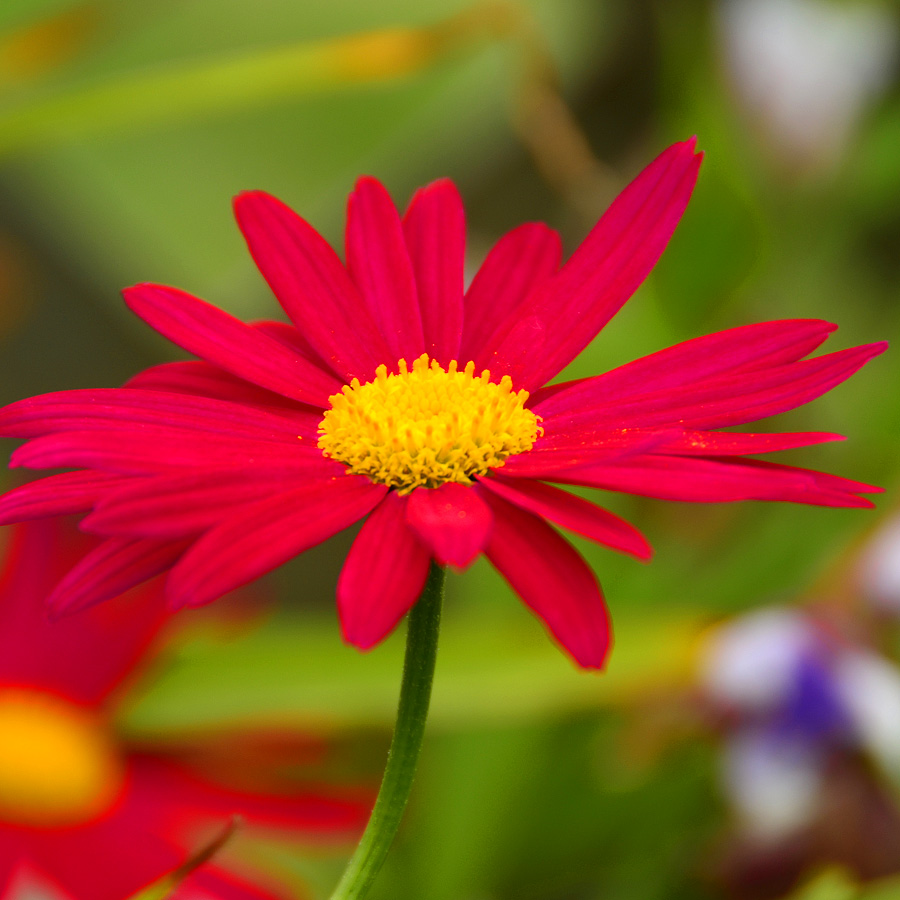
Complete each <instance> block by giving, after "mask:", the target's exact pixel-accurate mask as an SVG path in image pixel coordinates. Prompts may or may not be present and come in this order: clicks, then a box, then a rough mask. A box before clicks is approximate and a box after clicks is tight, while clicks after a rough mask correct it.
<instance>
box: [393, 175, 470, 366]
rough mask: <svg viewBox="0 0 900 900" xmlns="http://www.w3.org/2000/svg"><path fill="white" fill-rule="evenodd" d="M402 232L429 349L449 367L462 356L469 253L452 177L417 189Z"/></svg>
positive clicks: (459, 201)
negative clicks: (464, 281) (465, 278)
mask: <svg viewBox="0 0 900 900" xmlns="http://www.w3.org/2000/svg"><path fill="white" fill-rule="evenodd" d="M403 234H404V237H405V238H406V246H407V248H408V250H409V258H410V260H411V262H412V266H413V271H414V272H415V276H416V285H417V289H418V294H419V307H420V309H421V311H422V330H423V332H424V335H425V350H426V352H427V353H428V355H429V356H431V357H432V359H436V360H437V361H438V362H439V363H440V364H441V365H442V366H445V367H446V366H447V364H448V363H449V362H450V360H452V359H457V358H458V356H459V346H460V337H461V335H462V327H463V267H464V264H465V255H466V214H465V211H464V209H463V203H462V198H461V197H460V196H459V191H457V190H456V186H455V185H454V184H453V182H452V181H450V180H449V179H446V178H442V179H440V180H439V181H435V182H432V183H431V184H429V185H428V186H427V187H424V188H420V189H419V190H418V191H416V193H415V195H414V196H413V198H412V201H411V202H410V204H409V208H408V209H407V210H406V214H405V215H404V217H403ZM467 359H468V358H467ZM467 359H466V360H465V361H467ZM465 361H464V362H465Z"/></svg>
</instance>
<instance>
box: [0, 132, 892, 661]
mask: <svg viewBox="0 0 900 900" xmlns="http://www.w3.org/2000/svg"><path fill="white" fill-rule="evenodd" d="M699 165H700V155H699V154H697V153H695V150H694V142H693V141H688V142H684V143H680V144H675V145H674V146H672V147H670V148H669V149H668V150H666V151H665V152H664V153H663V154H662V155H661V156H660V157H659V158H658V159H656V160H655V161H654V162H653V163H651V164H650V166H648V167H647V169H645V170H644V171H643V172H642V173H641V174H640V175H639V176H638V177H637V178H636V179H635V180H634V181H633V182H632V183H631V184H630V185H629V186H628V187H627V188H626V189H625V190H624V191H623V192H622V194H621V195H620V196H619V197H618V198H617V199H616V200H615V202H614V203H613V204H612V206H611V207H610V209H609V210H608V211H607V212H606V214H605V215H604V216H603V218H601V219H600V221H599V222H598V223H597V225H596V226H595V227H594V229H593V230H592V231H591V233H590V234H589V235H588V237H587V238H586V240H585V241H584V243H583V244H582V246H581V247H580V248H579V249H578V250H577V251H576V252H575V254H574V255H573V256H572V257H571V258H570V259H569V260H568V261H567V262H566V263H565V265H563V266H562V267H560V257H561V248H560V242H559V238H558V237H557V235H556V234H555V233H554V232H553V231H551V230H550V229H549V228H546V227H545V226H543V225H540V224H526V225H522V226H520V227H519V228H516V229H515V230H514V231H512V232H510V233H509V234H507V235H506V236H505V237H503V238H502V239H501V240H500V241H499V242H498V244H497V245H496V246H495V247H494V248H493V250H491V252H490V253H489V254H488V257H487V259H486V260H485V262H484V264H483V265H482V266H481V268H480V270H479V271H478V273H477V274H476V276H475V278H474V280H473V282H472V284H471V285H470V286H469V288H468V290H464V288H463V257H464V251H465V223H464V215H463V209H462V203H461V201H460V198H459V195H458V194H457V192H456V189H455V188H454V187H453V185H452V184H451V183H450V182H448V181H438V182H435V183H434V184H432V185H429V186H428V187H426V188H424V189H422V190H420V191H419V192H417V193H416V195H415V196H414V197H413V200H412V202H411V203H410V205H409V208H408V209H407V211H406V213H405V215H404V216H402V217H401V216H400V215H399V214H398V212H397V210H396V209H395V207H394V205H393V203H392V201H391V199H390V197H389V196H388V195H387V192H386V191H385V190H384V188H383V187H382V186H381V185H380V184H379V183H378V182H377V181H375V180H374V179H371V178H363V179H361V180H360V181H359V183H358V184H357V186H356V189H355V191H354V192H353V194H352V196H351V197H350V204H349V211H348V222H347V240H346V265H345V264H344V263H342V262H341V261H340V260H339V259H338V256H337V254H336V253H335V252H334V251H333V250H332V249H331V248H330V247H329V246H328V245H327V244H326V243H325V241H324V240H323V239H322V238H321V237H320V236H319V235H318V234H317V233H316V232H315V231H314V230H313V229H312V228H311V227H310V226H309V225H308V224H307V223H306V222H305V221H304V220H303V219H301V218H300V217H299V216H297V215H296V214H295V213H294V212H292V211H291V210H290V209H288V208H287V207H286V206H284V205H283V204H282V203H280V202H279V201H278V200H276V199H274V198H273V197H271V196H269V195H267V194H264V193H260V192H254V193H248V194H242V195H241V196H239V197H238V198H237V200H236V203H235V210H236V215H237V220H238V225H239V226H240V228H241V230H242V232H243V234H244V237H245V238H246V240H247V243H248V245H249V248H250V252H251V254H252V255H253V257H254V259H255V260H256V263H257V265H258V266H259V268H260V271H261V272H262V274H263V276H264V277H265V278H266V280H267V281H268V283H269V285H270V286H271V288H272V290H273V291H274V293H275V296H276V297H277V299H278V300H279V302H280V303H281V305H282V307H283V308H284V311H285V312H286V313H287V315H288V317H289V318H290V320H291V323H292V324H290V325H288V324H285V323H281V322H259V323H256V324H253V325H247V324H245V323H243V322H240V321H238V320H237V319H235V318H233V317H231V316H229V315H227V314H226V313H224V312H222V311H221V310H219V309H217V308H215V307H214V306H211V305H209V304H207V303H205V302H203V301H202V300H198V299H197V298H195V297H192V296H191V295H189V294H186V293H184V292H182V291H179V290H176V289H174V288H168V287H161V286H159V285H153V284H140V285H137V286H136V287H133V288H130V289H128V290H127V291H126V292H125V300H126V302H127V304H128V305H129V306H130V307H131V309H132V310H133V311H134V312H135V313H137V315H139V316H140V317H141V318H143V319H144V320H145V321H146V322H147V323H148V324H150V325H151V326H152V327H153V328H155V329H156V330H157V331H159V332H160V333H162V334H163V335H165V336H166V337H168V338H169V339H170V340H172V341H173V342H174V343H176V344H178V345H180V346H181V347H182V348H184V349H185V350H187V351H189V352H190V353H193V354H194V355H196V356H198V357H200V360H199V361H193V362H180V363H169V364H165V365H161V366H156V367H154V368H151V369H148V370H147V371H145V372H142V373H141V374H139V375H138V376H137V377H136V378H134V379H132V381H131V382H129V384H128V385H126V386H125V387H124V388H120V389H113V390H105V391H104V390H98V391H69V392H65V393H58V394H49V395H45V396H42V397H36V398H33V399H30V400H24V401H20V402H19V403H15V404H13V405H11V406H10V407H7V408H6V409H5V410H3V411H2V412H0V434H2V435H5V436H11V437H24V438H31V439H32V440H31V441H30V443H28V444H26V445H25V446H23V447H21V448H20V449H18V450H17V451H16V452H15V453H14V455H13V461H12V464H13V465H18V466H27V467H32V468H43V467H69V468H74V469H76V471H74V472H70V473H66V474H63V475H57V476H51V477H50V478H46V479H44V480H43V481H39V482H37V483H35V484H34V485H29V486H27V487H25V488H22V489H19V490H17V491H14V492H12V493H10V494H8V495H7V496H6V497H5V498H3V499H2V500H0V520H2V521H13V520H16V519H20V518H29V517H35V516H44V515H55V514H60V513H64V512H65V513H68V512H81V513H83V512H87V511H91V512H90V515H88V516H87V518H86V519H84V521H83V527H84V528H85V529H87V530H89V531H93V532H96V533H97V534H100V535H103V536H105V537H106V538H107V540H106V542H105V543H104V544H103V545H102V546H101V548H100V549H99V550H98V551H96V553H95V554H93V555H92V556H90V557H88V558H85V559H84V560H82V562H81V563H80V564H78V565H77V566H76V567H75V568H74V569H73V570H72V572H70V573H69V574H68V575H67V576H66V577H65V578H64V579H63V581H62V582H61V583H60V585H59V586H58V587H57V589H56V590H55V592H54V594H53V596H52V597H51V601H50V602H51V604H52V605H53V606H54V607H55V608H56V609H58V610H61V609H75V608H80V607H83V606H87V605H90V604H92V603H94V602H97V601H99V600H101V599H103V598H104V597H106V596H108V595H110V594H113V593H117V592H119V591H120V590H122V589H123V588H124V587H126V586H129V585H132V584H135V583H137V582H139V581H141V580H143V579H146V578H149V577H151V576H152V575H155V574H157V573H159V572H162V571H165V570H171V571H170V572H169V575H168V578H167V582H166V585H167V587H166V589H167V592H168V595H169V598H170V601H171V603H172V604H174V605H176V606H184V605H188V606H196V605H200V604H203V603H207V602H209V601H210V600H213V599H215V598H216V597H218V596H221V595H222V594H224V593H225V592H227V591H229V590H231V589H232V588H234V587H237V586H238V585H240V584H244V583H246V582H248V581H250V580H252V579H254V578H256V577H258V576H259V575H261V574H263V573H264V572H267V571H269V570H270V569H272V568H274V567H276V566H279V565H281V564H282V563H284V562H285V561H287V560H289V559H290V558H292V557H293V556H295V555H297V554H298V553H301V552H302V551H304V550H306V549H308V548H309V547H311V546H313V545H315V544H318V543H319V542H321V541H323V540H325V539H326V538H328V537H330V536H331V535H333V534H334V533H336V532H337V531H340V530H341V529H343V528H346V527H347V526H349V525H351V524H353V523H354V522H356V521H358V520H360V519H365V522H364V524H363V527H362V530H361V531H360V533H359V535H358V536H357V538H356V540H355V542H354V544H353V547H352V549H351V550H350V553H349V555H348V557H347V560H346V563H345V565H344V568H343V571H342V573H341V576H340V580H339V583H338V610H339V614H340V618H341V624H342V627H343V632H344V636H345V638H346V640H348V641H349V642H350V643H352V644H355V645H356V646H358V647H361V648H366V647H371V646H372V645H374V644H376V643H377V642H378V641H380V640H381V639H382V638H383V637H384V636H385V635H386V634H387V633H388V632H390V631H391V629H392V628H393V627H394V625H395V624H396V623H397V621H398V620H399V619H400V618H401V617H402V616H403V615H404V613H405V612H406V611H407V610H408V609H409V608H410V606H411V605H412V604H413V603H414V602H415V600H416V598H417V597H418V595H419V592H420V590H421V588H422V586H423V584H424V581H425V577H426V573H427V570H428V566H429V563H430V561H431V560H434V561H436V562H437V563H440V564H446V565H451V566H455V567H457V568H465V567H466V566H468V565H469V564H470V563H471V562H472V561H473V560H474V559H475V558H476V557H477V556H478V555H479V554H482V553H483V554H485V555H486V556H487V558H488V559H489V560H490V561H491V562H492V563H493V565H494V566H495V567H496V568H497V569H498V570H499V571H500V572H501V573H502V575H503V576H504V577H505V578H506V579H507V581H509V583H510V584H511V585H512V587H513V588H514V589H515V590H516V591H517V592H518V593H519V595H520V596H521V597H522V599H523V600H524V602H525V603H526V604H527V605H528V606H529V607H530V608H531V609H532V610H533V611H534V612H535V613H536V614H537V615H538V616H539V617H540V618H541V619H543V621H544V622H545V624H546V625H547V627H548V628H549V630H550V631H551V632H552V634H553V635H554V636H555V638H556V639H557V640H558V641H559V642H560V643H561V644H562V645H563V647H564V648H565V649H566V650H567V651H568V652H569V653H570V654H571V656H572V657H574V659H575V660H576V661H577V662H578V663H579V664H581V665H582V666H587V667H600V666H602V664H603V662H604V659H605V657H606V654H607V650H608V647H609V641H610V637H609V622H608V617H607V613H606V608H605V605H604V601H603V598H602V595H601V592H600V588H599V585H598V583H597V580H596V578H595V577H594V575H593V573H592V572H591V570H590V569H589V568H588V566H587V565H586V563H585V562H584V560H583V559H582V558H581V557H580V555H579V554H578V553H577V552H576V551H575V550H574V549H573V548H572V546H571V545H570V544H569V543H568V542H567V541H565V540H564V539H563V538H562V537H561V536H560V535H559V534H558V532H557V531H555V530H554V528H552V527H551V525H550V524H549V523H553V524H554V525H558V526H561V527H562V528H565V529H569V530H572V531H575V532H577V533H580V534H582V535H584V536H586V537H588V538H589V539H591V540H594V541H597V542H598V543H600V544H603V545H606V546H608V547H611V548H613V549H615V550H619V551H622V552H625V553H630V554H632V555H634V556H637V557H640V558H645V557H647V556H649V554H650V549H649V547H648V545H647V542H646V541H645V540H644V538H643V537H642V536H641V535H640V534H639V533H638V532H637V531H636V530H635V529H634V528H633V527H632V526H631V525H629V524H628V523H626V522H624V521H622V520H621V519H620V518H618V517H617V516H614V515H612V514H611V513H609V512H607V511H605V510H603V509H601V508H599V507H597V506H595V505H594V504H593V503H590V502H588V501H587V500H584V499H582V498H580V497H577V496H575V495H573V494H571V493H568V492H566V491H564V490H561V489H559V488H556V487H553V486H551V485H549V484H547V482H559V483H563V484H572V485H583V486H587V487H592V488H602V489H606V490H612V491H624V492H628V493H634V494H642V495H645V496H650V497H661V498H663V499H669V500H688V501H696V502H714V501H735V500H751V499H752V500H788V501H794V502H800V503H813V504H820V505H826V506H866V505H869V504H868V501H866V500H863V499H861V498H860V497H859V496H858V494H859V493H860V492H864V491H870V490H875V489H874V488H870V487H869V486H867V485H864V484H860V483H857V482H853V481H848V480H846V479H842V478H837V477H835V476H832V475H826V474H822V473H818V472H810V471H807V470H804V469H797V468H792V467H789V466H783V465H776V464H773V463H767V462H760V461H758V460H752V459H751V460H748V459H746V457H747V456H748V455H752V454H760V453H769V452H772V451H776V450H783V449H788V448H792V447H798V446H803V445H807V444H813V443H817V442H820V441H827V440H832V439H835V438H836V437H837V436H836V435H831V434H821V433H806V434H774V435H773V434H749V433H746V432H741V433H733V432H727V431H721V430H720V429H722V428H724V427H727V426H730V425H741V424H744V423H747V422H752V421H755V420H756V419H760V418H764V417H766V416H770V415H773V414H775V413H779V412H782V411H785V410H788V409H792V408H793V407H795V406H798V405H800V404H803V403H806V402H808V401H809V400H812V399H814V398H815V397H818V396H819V395H821V394H823V393H824V392H826V391H828V390H829V389H831V388H832V387H834V386H835V385H837V384H839V383H840V382H841V381H843V380H844V379H846V378H848V377H849V376H850V375H851V374H852V373H853V372H854V371H856V370H857V369H858V368H859V367H860V366H862V365H863V364H864V363H865V362H866V361H867V360H868V359H870V358H871V357H872V356H874V355H876V354H877V353H880V352H881V351H882V350H883V349H884V345H883V344H873V345H870V346H866V347H858V348H853V349H850V350H844V351H840V352H837V353H832V354H830V355H827V356H820V357H817V358H813V359H804V357H806V356H807V355H808V354H809V353H811V352H812V351H813V350H814V349H815V348H816V347H817V346H819V344H820V343H821V342H822V341H823V340H824V339H825V338H826V337H827V335H828V333H829V332H830V331H832V330H833V329H834V326H833V325H830V324H829V323H827V322H822V321H819V320H787V321H778V322H766V323H763V324H760V325H750V326H744V327H742V328H735V329H732V330H730V331H724V332H720V333H718V334H713V335H710V336H708V337H704V338H699V339H696V340H693V341H688V342H686V343H683V344H679V345H677V346H675V347H671V348H669V349H668V350H663V351H661V352H659V353H655V354H653V355H651V356H648V357H645V358H644V359H639V360H637V361H635V362H633V363H629V364H628V365H625V366H621V367H620V368H618V369H614V370H613V371H611V372H607V373H605V374H603V375H598V376H596V377H594V378H588V379H583V380H580V381H575V382H569V383H565V384H555V385H552V386H549V387H547V386H544V385H546V382H547V381H549V380H550V379H552V378H553V377H554V376H555V375H556V374H558V373H559V372H560V371H561V370H562V369H563V368H564V367H565V366H566V365H567V364H568V363H569V362H570V361H571V360H572V359H574V358H575V356H577V355H578V353H580V352H581V351H582V350H583V349H584V347H585V346H587V344H588V343H589V342H590V341H591V340H592V339H593V338H594V336H595V335H596V334H597V333H598V331H600V329H601V328H603V326H604V325H605V324H606V323H607V322H608V321H609V319H610V318H612V316H613V315H614V314H615V313H616V311H617V310H618V309H619V308H620V307H621V306H622V304H623V303H625V301H626V300H627V299H628V298H629V296H630V295H631V294H632V293H633V292H634V290H635V289H636V288H637V287H638V285H639V284H640V283H641V281H642V280H643V279H644V277H645V276H646V275H647V273H648V272H649V271H650V269H651V268H652V267H653V265H654V264H655V263H656V260H657V259H658V258H659V256H660V254H661V253H662V251H663V249H664V248H665V246H666V244H667V242H668V240H669V238H670V237H671V235H672V232H673V231H674V229H675V226H676V224H677V223H678V220H679V219H680V217H681V215H682V213H683V211H684V209H685V206H686V205H687V202H688V198H689V197H690V194H691V191H692V189H693V186H694V182H695V181H696V177H697V172H698V169H699Z"/></svg>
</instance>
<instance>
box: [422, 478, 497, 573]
mask: <svg viewBox="0 0 900 900" xmlns="http://www.w3.org/2000/svg"><path fill="white" fill-rule="evenodd" d="M406 516H407V521H408V522H409V525H410V527H411V528H412V530H413V531H414V532H415V533H416V535H417V536H418V538H419V540H420V541H421V542H422V543H423V544H424V545H425V546H426V547H427V548H428V549H429V550H430V551H431V554H432V555H433V556H434V558H435V559H436V560H437V561H438V562H439V563H440V564H441V565H442V566H454V567H455V568H457V569H465V568H466V567H467V566H469V565H471V563H472V562H474V560H475V557H476V556H478V554H479V553H481V551H482V550H484V548H485V545H486V544H487V541H488V538H489V537H490V535H491V524H492V522H493V518H494V517H493V515H492V514H491V508H490V507H489V506H488V505H487V503H485V502H484V500H482V499H481V497H480V496H479V492H478V490H477V489H476V488H474V487H471V486H467V485H464V484H454V483H453V482H448V483H447V484H443V485H441V486H440V487H438V488H416V489H415V490H414V491H413V492H412V493H411V494H410V495H409V503H408V505H407V512H406Z"/></svg>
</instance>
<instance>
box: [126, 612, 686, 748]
mask: <svg viewBox="0 0 900 900" xmlns="http://www.w3.org/2000/svg"><path fill="white" fill-rule="evenodd" d="M467 612H468V611H467ZM511 612H512V613H514V615H512V616H510V617H509V618H508V619H507V618H506V617H501V616H497V615H489V614H481V615H474V616H473V615H471V614H466V615H464V616H459V617H456V618H453V617H452V616H448V617H447V621H446V623H445V625H444V627H443V629H442V633H441V644H440V650H439V653H438V663H437V673H436V677H435V686H434V694H433V697H432V705H431V713H430V717H429V727H430V728H449V729H458V728H467V727H471V726H472V725H477V724H479V723H503V722H509V723H514V722H520V721H529V720H534V719H541V718H545V717H547V716H559V715H564V714H566V713H567V712H571V711H572V710H578V709H585V708H593V707H596V706H602V705H610V704H613V705H618V704H621V703H625V702H627V701H628V700H629V698H632V697H634V696H635V695H638V694H640V693H642V692H643V691H645V690H647V689H648V688H652V687H654V686H659V685H660V684H672V683H673V682H677V681H678V680H680V679H683V678H684V677H685V676H686V674H687V672H688V671H689V666H690V650H691V647H692V645H693V641H694V638H695V637H696V635H697V633H698V631H699V629H700V625H701V621H702V620H701V618H700V617H699V616H698V615H697V614H695V613H692V612H687V611H683V610H679V611H674V612H672V611H669V612H662V611H654V612H652V614H647V615H623V616H617V617H616V640H617V645H616V647H615V649H614V650H613V653H612V656H611V660H610V662H609V665H608V667H607V671H606V672H605V673H594V672H585V671H581V670H578V669H576V668H575V667H574V666H573V664H572V663H571V662H570V661H569V660H568V659H567V658H566V657H565V656H564V654H563V653H562V652H561V651H560V649H559V648H558V647H557V646H556V645H555V644H553V642H552V641H551V640H550V639H549V638H548V637H547V636H546V634H545V633H544V631H543V629H542V628H541V627H540V625H539V624H538V623H537V622H536V621H534V620H533V619H531V618H529V617H528V616H527V615H526V614H525V613H524V612H523V611H521V610H517V609H514V608H513V609H511ZM398 631H399V632H401V633H400V634H397V633H395V634H394V635H393V636H392V637H391V638H390V639H388V640H387V641H386V642H385V643H384V644H382V645H381V646H380V647H378V648H377V649H375V650H374V651H372V652H370V653H366V654H363V653H360V652H359V651H357V650H355V649H353V648H350V647H347V646H345V645H343V644H342V643H341V640H340V636H339V634H338V629H337V623H336V622H333V621H323V620H321V619H320V618H315V617H308V618H306V619H304V620H303V621H302V622H298V621H297V619H296V618H295V619H288V618H287V617H280V618H279V619H277V620H273V621H272V622H270V623H269V624H268V625H267V626H266V627H264V628H262V629H260V630H258V631H257V632H256V633H254V634H250V635H247V636H246V637H244V638H242V639H241V640H238V641H232V642H230V643H224V642H221V641H216V640H213V639H211V638H209V637H206V638H199V639H196V640H194V641H191V642H190V643H188V644H187V645H185V646H184V647H183V648H182V649H181V650H180V651H179V653H178V654H177V657H176V659H175V661H174V663H175V664H174V665H172V666H169V667H167V669H166V670H165V672H164V673H163V674H162V676H161V677H160V678H158V679H157V680H155V681H154V682H153V684H152V685H151V686H150V688H149V690H148V691H147V692H146V693H144V694H143V695H142V696H140V697H139V699H138V700H137V702H136V703H134V704H132V705H131V706H130V707H128V708H127V709H125V710H123V718H122V727H123V728H124V729H125V730H126V732H128V733H129V734H131V735H132V736H134V737H138V738H141V737H153V738H159V736H160V735H161V734H165V735H170V736H177V735H179V734H185V735H190V734H193V733H195V732H198V731H202V730H205V729H212V730H215V729H217V728H221V727H229V726H234V725H237V724H242V725H250V724H255V725H260V726H265V725H267V724H268V725H272V724H278V725H283V726H295V727H298V728H302V727H310V726H311V725H317V726H319V727H321V726H328V727H331V728H345V727H356V726H361V725H374V726H384V727H387V726H390V724H391V723H392V722H393V720H394V716H395V713H396V705H397V693H398V690H399V684H400V669H401V662H402V654H403V635H402V631H403V629H398Z"/></svg>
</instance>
